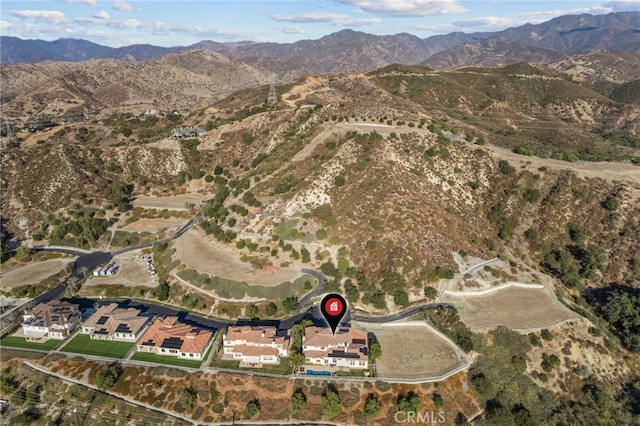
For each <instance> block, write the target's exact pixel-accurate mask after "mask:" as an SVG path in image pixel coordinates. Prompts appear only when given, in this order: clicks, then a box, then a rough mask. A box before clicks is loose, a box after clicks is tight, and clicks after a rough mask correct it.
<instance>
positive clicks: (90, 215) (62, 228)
mask: <svg viewBox="0 0 640 426" xmlns="http://www.w3.org/2000/svg"><path fill="white" fill-rule="evenodd" d="M96 213H97V211H96V210H94V209H83V210H82V211H81V212H80V213H79V215H78V218H77V219H76V220H73V219H62V218H60V219H58V220H56V221H55V222H57V224H56V225H53V226H51V227H50V229H49V233H48V235H47V238H48V240H49V242H50V243H51V244H56V243H58V242H61V241H63V240H65V239H66V238H67V236H68V235H69V234H71V235H73V237H74V239H75V244H76V245H77V246H80V247H86V246H87V245H88V244H89V243H91V242H94V241H96V240H98V238H100V237H101V236H102V234H104V233H105V232H106V231H107V229H108V228H109V226H111V223H112V221H115V220H117V219H112V221H109V220H107V219H105V218H101V217H97V216H96ZM44 230H46V228H44V229H43V231H44ZM41 234H42V232H40V233H39V234H38V237H43V236H44V235H41ZM34 237H35V236H34Z"/></svg>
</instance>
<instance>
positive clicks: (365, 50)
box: [0, 12, 640, 75]
mask: <svg viewBox="0 0 640 426" xmlns="http://www.w3.org/2000/svg"><path fill="white" fill-rule="evenodd" d="M193 49H207V50H214V51H217V52H220V53H223V54H225V55H228V56H231V57H235V58H237V59H240V60H242V61H244V62H247V63H249V64H251V65H260V66H261V67H265V68H266V69H264V71H271V72H274V73H276V74H279V75H281V74H282V73H283V72H285V69H286V68H289V69H290V67H292V66H293V67H299V68H300V69H301V70H305V72H313V73H322V74H326V73H341V72H354V71H366V70H371V69H375V68H379V67H382V66H385V65H389V64H392V63H400V64H420V63H422V64H425V65H427V66H430V67H433V68H436V69H451V68H456V67H459V66H464V65H488V66H491V65H506V64H509V63H513V62H519V61H528V62H554V61H557V60H559V59H560V58H561V57H563V56H567V55H573V54H585V53H589V52H592V51H595V50H617V51H627V52H633V53H636V54H640V12H616V13H610V14H607V15H588V14H583V15H567V16H561V17H558V18H554V19H552V20H550V21H547V22H544V23H541V24H537V25H532V24H525V25H522V26H519V27H514V28H509V29H506V30H503V31H498V32H488V33H472V34H465V33H460V32H456V33H450V34H446V35H438V36H433V37H429V38H426V39H420V38H419V37H417V36H415V35H411V34H407V33H401V34H395V35H384V36H377V35H371V34H367V33H363V32H359V31H354V30H350V29H346V30H341V31H338V32H336V33H333V34H329V35H327V36H324V37H322V38H320V39H317V40H300V41H297V42H294V43H253V42H234V43H217V42H213V41H208V40H204V41H201V42H199V43H196V44H194V45H191V46H184V47H168V48H167V47H158V46H151V45H132V46H125V47H121V48H111V47H107V46H102V45H99V44H95V43H92V42H89V41H86V40H76V39H60V40H56V41H52V42H47V41H43V40H22V39H19V38H16V37H8V36H2V37H1V38H0V62H1V63H3V64H9V65H11V64H19V63H36V62H42V61H47V60H52V61H72V62H78V61H84V60H88V59H98V58H112V59H121V60H129V61H144V60H153V59H156V58H158V57H160V56H163V55H166V54H168V53H172V52H177V51H182V50H193Z"/></svg>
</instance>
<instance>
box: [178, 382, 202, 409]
mask: <svg viewBox="0 0 640 426" xmlns="http://www.w3.org/2000/svg"><path fill="white" fill-rule="evenodd" d="M197 401H198V393H197V392H196V390H195V389H194V388H192V387H188V388H184V389H182V391H180V405H181V406H182V408H184V409H191V408H193V406H194V405H196V402H197Z"/></svg>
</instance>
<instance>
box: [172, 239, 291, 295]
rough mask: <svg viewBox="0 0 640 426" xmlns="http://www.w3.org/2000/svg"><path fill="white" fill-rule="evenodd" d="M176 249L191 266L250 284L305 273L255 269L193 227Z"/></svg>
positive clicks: (267, 283) (275, 282)
mask: <svg viewBox="0 0 640 426" xmlns="http://www.w3.org/2000/svg"><path fill="white" fill-rule="evenodd" d="M175 248H176V252H177V255H178V258H179V259H180V261H181V262H182V263H184V264H185V265H187V267H188V268H191V269H195V270H196V271H198V272H200V273H205V274H208V275H211V276H216V277H220V278H224V279H228V280H233V281H239V282H246V283H247V284H249V285H260V286H265V287H269V286H276V285H278V284H281V283H283V282H286V281H293V280H295V279H296V278H298V277H300V276H301V275H303V273H302V272H301V271H299V270H296V269H283V268H278V267H271V268H269V271H268V272H265V271H263V270H259V269H256V268H254V267H253V266H252V265H251V264H249V263H245V262H242V261H241V260H240V259H239V258H238V255H237V253H236V252H235V251H234V250H233V249H231V248H229V247H227V246H225V245H223V244H220V243H218V242H217V241H212V240H209V239H207V238H206V237H204V236H203V235H201V234H200V233H199V232H197V231H195V230H193V229H192V230H189V231H188V232H186V233H185V234H184V235H183V236H181V237H180V238H178V239H177V240H176V241H175Z"/></svg>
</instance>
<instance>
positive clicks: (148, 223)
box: [120, 218, 188, 232]
mask: <svg viewBox="0 0 640 426" xmlns="http://www.w3.org/2000/svg"><path fill="white" fill-rule="evenodd" d="M187 221H188V219H181V218H171V219H140V220H137V221H135V222H133V223H130V224H128V225H127V226H124V227H122V228H120V231H127V232H158V231H163V230H170V229H176V230H177V229H179V228H180V227H181V226H182V225H184V224H185V223H186V222H187Z"/></svg>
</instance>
